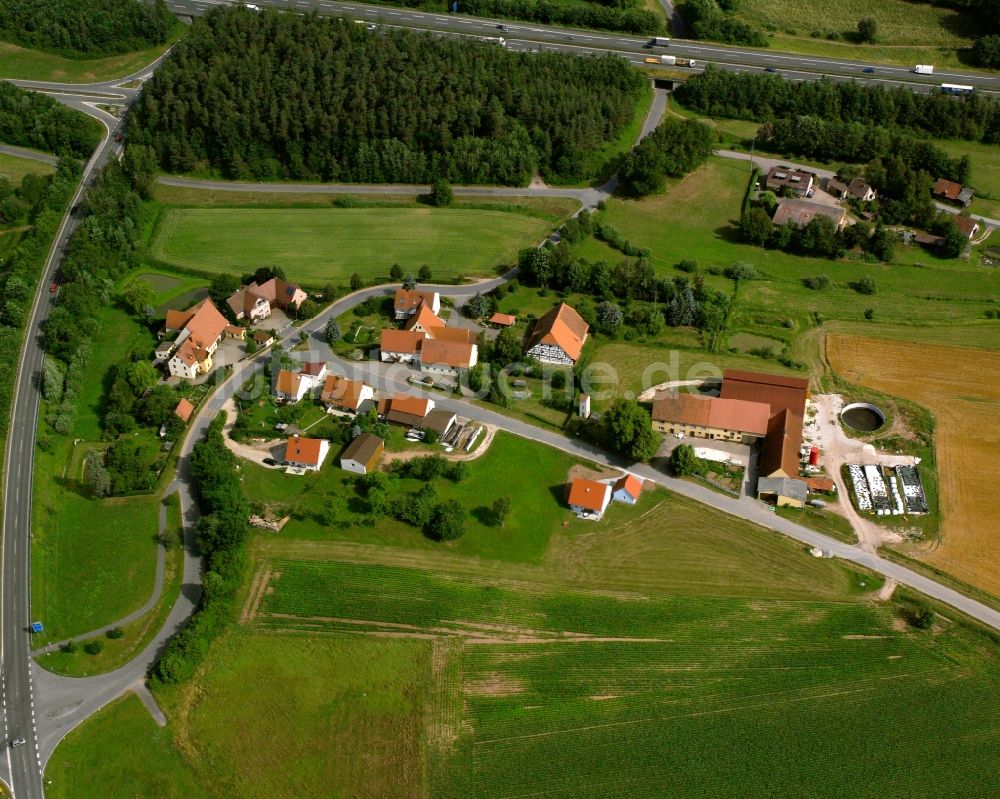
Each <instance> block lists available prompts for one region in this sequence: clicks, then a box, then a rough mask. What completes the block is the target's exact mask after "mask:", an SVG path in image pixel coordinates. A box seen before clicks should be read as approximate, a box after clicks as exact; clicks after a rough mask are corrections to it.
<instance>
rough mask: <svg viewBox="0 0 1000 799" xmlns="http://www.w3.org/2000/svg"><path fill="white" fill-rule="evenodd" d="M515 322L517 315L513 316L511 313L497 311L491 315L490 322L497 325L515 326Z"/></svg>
mask: <svg viewBox="0 0 1000 799" xmlns="http://www.w3.org/2000/svg"><path fill="white" fill-rule="evenodd" d="M515 322H517V317H516V316H511V315H510V314H509V313H495V314H493V316H491V317H490V324H491V325H496V326H497V327H513V325H514V323H515Z"/></svg>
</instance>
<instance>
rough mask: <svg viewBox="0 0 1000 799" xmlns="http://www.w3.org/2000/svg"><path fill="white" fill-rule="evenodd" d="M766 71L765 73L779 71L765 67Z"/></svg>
mask: <svg viewBox="0 0 1000 799" xmlns="http://www.w3.org/2000/svg"><path fill="white" fill-rule="evenodd" d="M764 71H765V72H777V71H778V70H776V69H775V68H774V67H764Z"/></svg>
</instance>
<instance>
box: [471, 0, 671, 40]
mask: <svg viewBox="0 0 1000 799" xmlns="http://www.w3.org/2000/svg"><path fill="white" fill-rule="evenodd" d="M459 10H460V11H464V12H465V13H466V14H474V15H475V16H477V17H501V18H505V19H522V20H525V21H526V22H541V23H542V24H543V25H575V26H577V27H580V28H592V29H596V30H607V31H624V32H625V33H637V34H639V35H640V36H651V35H653V34H654V33H662V32H663V30H664V27H665V26H664V24H663V17H662V16H660V15H659V14H655V13H653V12H652V11H649V10H648V9H646V8H644V7H643V6H642V4H641V3H639V2H637V0H607V1H606V2H595V1H594V0H588V1H587V2H580V3H566V2H558V1H557V2H551V0H464V2H461V3H460V4H459Z"/></svg>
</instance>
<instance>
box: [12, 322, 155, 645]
mask: <svg viewBox="0 0 1000 799" xmlns="http://www.w3.org/2000/svg"><path fill="white" fill-rule="evenodd" d="M133 346H135V347H144V348H148V349H149V350H151V349H152V346H153V338H152V335H151V334H150V333H149V332H148V331H147V330H144V329H142V328H140V327H139V325H137V324H136V323H135V322H134V321H133V320H132V319H130V318H129V317H128V315H127V314H125V313H124V312H123V311H121V310H119V309H117V308H115V307H107V308H105V309H104V310H103V311H101V314H100V317H99V319H98V333H97V335H96V337H95V339H94V349H93V354H92V355H91V358H90V362H89V368H90V374H91V375H92V376H93V379H89V380H85V381H84V383H83V386H82V388H81V390H80V395H79V398H78V401H77V414H76V419H75V424H74V428H73V431H72V432H71V433H70V434H69V435H67V436H60V435H58V434H56V433H54V432H53V431H52V430H51V429H50V428H48V427H47V425H46V423H45V421H44V413H45V411H44V408H43V410H42V413H41V418H40V423H39V434H38V435H39V437H47V438H49V439H50V440H51V441H52V443H53V451H52V452H51V453H49V452H44V451H43V450H42V449H41V448H36V452H35V480H34V492H35V502H34V517H33V522H32V526H33V539H32V568H31V602H32V612H33V613H34V614H35V615H36V616H37V617H38V618H40V619H42V620H43V621H44V623H45V634H44V636H37V640H36V641H35V644H36V645H40V644H43V643H47V642H49V641H58V640H61V639H62V638H65V637H68V636H73V635H79V634H80V633H85V632H87V631H89V630H92V629H94V628H95V627H100V626H102V625H104V624H108V623H110V622H112V621H114V620H115V619H117V618H120V617H122V616H124V615H126V614H127V613H129V612H131V611H133V610H135V609H136V608H138V607H139V606H140V605H142V603H143V602H144V601H145V600H146V599H147V598H148V597H149V594H150V592H151V591H152V588H153V577H154V574H155V565H156V560H155V559H156V543H155V537H156V535H157V530H158V515H157V514H158V500H157V498H156V497H155V496H152V495H150V496H139V497H130V498H115V499H105V500H97V499H93V498H92V497H91V496H90V495H89V494H88V492H87V491H86V490H85V489H83V488H81V487H80V485H79V483H78V479H79V475H78V474H76V473H71V464H73V465H76V464H78V463H79V462H80V461H79V457H80V456H81V452H80V451H78V452H77V453H76V456H74V446H73V441H74V439H81V441H82V442H84V443H81V444H79V445H78V446H77V448H76V449H77V450H82V449H85V448H86V446H87V443H86V442H100V440H101V427H100V415H99V414H100V404H101V398H102V396H103V391H104V386H103V376H104V374H105V373H106V371H107V369H108V368H109V367H110V366H111V365H112V364H113V363H116V362H118V361H119V360H122V359H124V358H127V357H128V354H129V352H131V350H132V347H133Z"/></svg>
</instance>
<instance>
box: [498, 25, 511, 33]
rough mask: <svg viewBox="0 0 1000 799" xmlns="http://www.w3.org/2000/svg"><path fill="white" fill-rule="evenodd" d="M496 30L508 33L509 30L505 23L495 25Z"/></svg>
mask: <svg viewBox="0 0 1000 799" xmlns="http://www.w3.org/2000/svg"><path fill="white" fill-rule="evenodd" d="M497 30H498V31H503V32H504V33H508V32H509V31H510V28H508V27H507V26H506V25H497Z"/></svg>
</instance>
